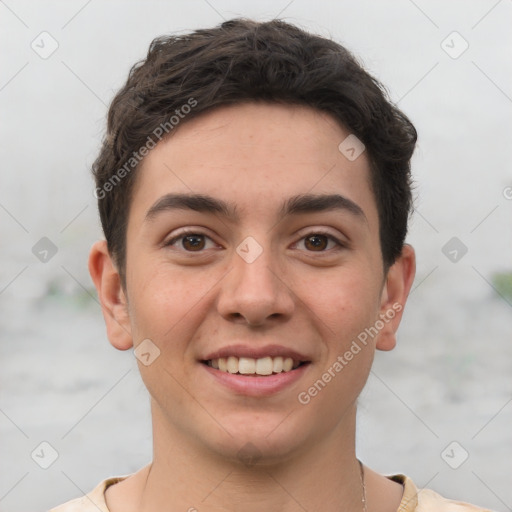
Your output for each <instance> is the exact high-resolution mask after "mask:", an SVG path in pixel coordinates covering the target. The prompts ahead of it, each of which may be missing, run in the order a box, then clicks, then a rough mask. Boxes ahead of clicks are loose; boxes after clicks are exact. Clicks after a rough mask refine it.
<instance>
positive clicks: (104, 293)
mask: <svg viewBox="0 0 512 512" xmlns="http://www.w3.org/2000/svg"><path fill="white" fill-rule="evenodd" d="M89 273H90V274H91V278H92V280H93V282H94V285H95V286H96V290H97V292H98V297H99V300H100V303H101V309H102V311H103V317H104V319H105V325H106V327H107V336H108V339H109V340H110V343H111V344H112V345H113V346H114V347H115V348H117V349H119V350H128V349H130V348H132V346H133V340H132V336H131V325H130V317H129V314H128V306H127V301H126V296H125V292H124V290H123V287H122V286H121V278H120V276H119V272H118V271H117V269H116V267H115V265H114V262H113V261H112V258H111V256H110V253H109V251H108V248H107V242H106V241H105V240H99V241H98V242H96V243H94V245H93V246H92V248H91V251H90V254H89Z"/></svg>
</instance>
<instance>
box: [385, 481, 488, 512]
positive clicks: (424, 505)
mask: <svg viewBox="0 0 512 512" xmlns="http://www.w3.org/2000/svg"><path fill="white" fill-rule="evenodd" d="M388 478H390V479H391V480H394V481H395V482H400V483H401V484H402V485H403V486H404V493H403V497H402V501H401V502H400V507H399V508H398V511H397V512H492V510H491V509H488V508H481V507H477V506H476V505H471V504H470V503H465V502H463V501H456V500H451V499H448V498H444V497H443V496H441V495H440V494H438V493H437V492H435V491H433V490H431V489H418V488H417V487H416V485H415V484H414V482H413V481H412V480H411V479H410V478H409V477H407V476H405V475H391V476H388Z"/></svg>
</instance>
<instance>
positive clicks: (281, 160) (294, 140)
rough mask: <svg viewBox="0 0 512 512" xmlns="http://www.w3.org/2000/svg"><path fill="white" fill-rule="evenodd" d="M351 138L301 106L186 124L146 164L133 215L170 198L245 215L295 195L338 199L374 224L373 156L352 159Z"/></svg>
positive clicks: (247, 109) (212, 115)
mask: <svg viewBox="0 0 512 512" xmlns="http://www.w3.org/2000/svg"><path fill="white" fill-rule="evenodd" d="M350 135H351V134H350V131H349V130H347V129H345V128H344V127H342V126H341V125H340V124H339V123H338V122H337V121H336V120H335V119H334V118H333V117H331V116H330V115H329V114H327V113H324V112H322V111H319V110H316V109H313V108H310V107H305V106H296V105H281V104H267V103H245V104H237V105H233V106H227V107H220V108H217V109H215V110H213V111H210V112H207V113H204V114H201V115H199V116H198V117H196V118H194V119H191V120H188V121H187V120H186V119H184V122H183V123H182V124H181V125H179V126H178V127H176V128H175V131H174V132H172V134H171V136H170V137H168V138H167V139H164V140H162V141H161V142H159V143H158V144H157V146H156V147H155V148H154V149H152V150H151V151H150V153H149V154H148V155H147V156H146V157H145V158H144V160H143V162H142V165H141V167H140V169H139V170H138V176H137V179H136V183H135V190H134V194H133V203H132V208H133V210H134V211H133V213H134V214H137V215H138V216H139V217H140V216H141V215H144V214H145V213H147V211H148V210H149V209H150V208H151V206H152V205H153V203H154V202H155V201H156V200H157V199H158V198H159V197H161V196H162V195H164V194H166V193H169V192H175V193H194V194H197V193H201V194H205V195H209V196H213V197H217V198H219V199H222V200H224V201H226V202H229V203H236V210H237V212H238V213H240V214H241V215H244V214H249V213H253V214H254V213H256V212H259V213H260V214H266V213H268V210H269V208H270V209H273V208H274V209H275V211H276V212H277V210H278V209H279V210H280V211H281V210H282V205H283V202H284V200H285V199H286V198H289V197H292V196H297V195H303V194H333V193H338V194H341V195H343V196H344V197H346V198H348V199H349V200H351V201H353V202H354V203H356V204H357V205H359V206H360V207H361V209H362V210H363V211H364V214H365V216H366V217H367V218H368V220H372V221H374V222H375V221H376V220H377V219H376V217H377V211H376V205H375V201H374V197H373V194H372V192H371V186H370V174H369V172H370V171H369V162H368V159H367V157H366V154H365V153H364V152H363V153H362V154H361V155H360V156H359V157H358V158H356V159H349V158H347V156H346V154H344V153H343V152H342V151H340V149H339V146H340V144H342V143H343V142H344V141H346V140H347V137H349V136H350ZM352 137H353V136H352ZM348 140H351V139H348ZM342 148H343V144H342ZM348 156H351V155H350V154H349V155H348Z"/></svg>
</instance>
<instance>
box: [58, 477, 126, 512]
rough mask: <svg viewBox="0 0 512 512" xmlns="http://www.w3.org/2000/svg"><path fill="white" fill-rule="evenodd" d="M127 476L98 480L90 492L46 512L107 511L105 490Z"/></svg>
mask: <svg viewBox="0 0 512 512" xmlns="http://www.w3.org/2000/svg"><path fill="white" fill-rule="evenodd" d="M126 478H128V475H127V476H117V477H112V478H107V479H106V480H103V481H102V482H100V483H99V484H98V485H97V486H96V487H95V488H94V489H93V490H92V491H91V492H89V493H87V494H85V495H84V496H82V497H81V498H76V499H74V500H71V501H68V502H66V503H63V504H62V505H59V506H58V507H55V508H52V509H51V510H49V511H48V512H98V511H100V512H109V510H108V508H107V504H106V502H105V491H106V490H107V488H108V487H110V486H111V485H114V484H117V483H118V482H120V481H121V480H125V479H126Z"/></svg>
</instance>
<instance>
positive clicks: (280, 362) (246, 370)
mask: <svg viewBox="0 0 512 512" xmlns="http://www.w3.org/2000/svg"><path fill="white" fill-rule="evenodd" d="M299 364H300V362H299V361H294V360H293V359H292V358H291V357H281V356H277V357H270V356H269V357H262V358H260V359H253V358H252V357H235V356H229V357H219V358H218V359H210V360H209V361H208V365H209V366H212V367H213V368H216V369H218V370H221V371H223V372H229V373H241V374H243V375H253V374H256V375H271V374H272V373H280V372H289V371H290V370H291V369H292V368H297V367H298V366H299Z"/></svg>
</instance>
